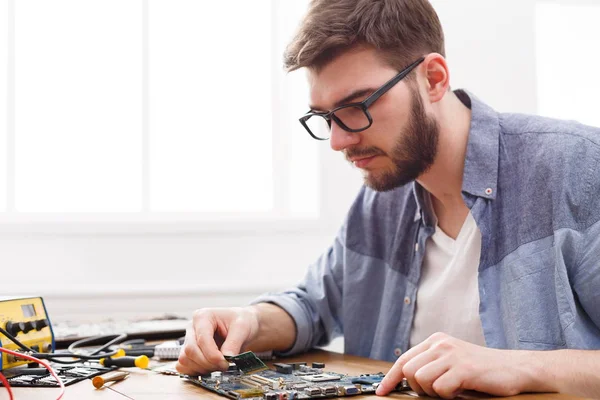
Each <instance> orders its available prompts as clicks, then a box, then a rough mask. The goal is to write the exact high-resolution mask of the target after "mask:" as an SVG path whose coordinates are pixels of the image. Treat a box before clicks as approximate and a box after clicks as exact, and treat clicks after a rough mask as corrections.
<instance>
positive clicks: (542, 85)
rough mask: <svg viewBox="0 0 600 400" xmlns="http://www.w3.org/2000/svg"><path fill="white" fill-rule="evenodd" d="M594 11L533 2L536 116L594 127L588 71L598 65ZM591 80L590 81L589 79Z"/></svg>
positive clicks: (598, 86) (599, 14) (598, 117)
mask: <svg viewBox="0 0 600 400" xmlns="http://www.w3.org/2000/svg"><path fill="white" fill-rule="evenodd" d="M599 20H600V6H598V5H593V4H590V3H588V4H572V3H569V4H566V3H563V4H561V3H539V4H537V8H536V21H535V30H536V49H537V50H536V51H537V95H538V110H539V113H540V114H542V115H545V116H549V117H553V118H561V119H574V120H577V121H580V122H582V123H584V124H588V125H594V126H600V114H598V110H597V109H598V106H597V99H596V94H597V93H598V91H599V90H600V83H599V82H598V80H597V79H594V74H593V73H592V74H591V75H590V73H589V71H594V70H595V69H596V66H597V65H598V64H600V54H599V53H598V52H597V51H595V50H594V49H596V48H598V38H599V37H600V25H598V21H599ZM590 78H591V79H590Z"/></svg>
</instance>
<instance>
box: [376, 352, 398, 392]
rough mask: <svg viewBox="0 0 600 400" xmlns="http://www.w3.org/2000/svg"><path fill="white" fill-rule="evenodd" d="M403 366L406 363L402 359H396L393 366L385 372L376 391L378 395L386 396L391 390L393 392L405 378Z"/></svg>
mask: <svg viewBox="0 0 600 400" xmlns="http://www.w3.org/2000/svg"><path fill="white" fill-rule="evenodd" d="M402 367H404V363H402V362H401V361H400V360H398V361H396V363H395V364H394V365H392V368H390V370H389V371H388V373H387V374H385V378H383V380H382V381H381V383H380V384H379V387H378V388H377V391H376V392H375V393H376V394H377V395H378V396H385V395H386V394H388V393H389V392H391V391H392V390H393V389H394V388H395V387H396V385H398V383H400V382H401V381H402V378H404V374H403V373H402Z"/></svg>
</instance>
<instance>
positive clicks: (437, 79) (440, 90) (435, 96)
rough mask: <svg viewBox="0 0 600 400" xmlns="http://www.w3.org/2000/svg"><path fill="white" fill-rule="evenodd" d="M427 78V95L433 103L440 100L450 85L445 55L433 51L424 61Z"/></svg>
mask: <svg viewBox="0 0 600 400" xmlns="http://www.w3.org/2000/svg"><path fill="white" fill-rule="evenodd" d="M423 65H424V69H425V74H426V79H427V96H428V97H429V101H430V102H431V103H436V102H438V101H440V100H441V99H442V98H443V97H444V95H445V94H446V92H447V91H448V88H449V87H450V72H449V71H448V64H446V59H445V58H444V56H442V55H441V54H438V53H431V54H429V55H427V57H425V60H424V61H423Z"/></svg>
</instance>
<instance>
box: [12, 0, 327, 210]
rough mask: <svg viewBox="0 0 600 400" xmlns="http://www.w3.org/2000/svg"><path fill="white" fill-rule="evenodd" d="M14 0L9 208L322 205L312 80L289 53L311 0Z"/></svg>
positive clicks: (272, 207)
mask: <svg viewBox="0 0 600 400" xmlns="http://www.w3.org/2000/svg"><path fill="white" fill-rule="evenodd" d="M8 3H9V5H8V6H6V2H5V3H3V6H2V7H0V18H2V19H3V20H5V21H9V22H10V23H9V29H8V30H6V29H5V30H0V77H7V78H8V79H0V92H4V93H6V91H8V93H9V101H8V102H6V96H5V97H4V98H3V97H2V96H0V127H1V128H0V151H2V152H4V154H7V156H8V157H7V159H8V162H7V163H4V164H3V165H1V166H0V207H2V209H6V204H9V205H10V204H12V205H13V206H11V207H9V209H8V210H7V212H4V213H3V214H4V217H5V218H7V217H12V218H14V217H15V216H17V217H18V216H19V215H27V216H29V217H31V218H33V219H35V218H39V217H43V216H48V215H50V216H52V215H54V216H56V219H57V220H58V221H60V220H61V218H63V217H65V215H66V214H69V215H71V218H72V216H73V215H75V219H76V216H77V215H78V214H81V215H86V220H88V219H89V218H90V216H94V215H97V216H98V218H100V219H102V218H103V217H104V216H106V215H108V214H110V215H113V216H115V218H116V219H117V220H119V219H127V218H134V219H135V218H139V217H140V216H141V218H142V220H144V219H152V218H155V217H156V218H158V216H162V217H164V216H165V215H167V219H168V218H169V217H168V215H170V214H173V213H176V214H177V215H178V219H181V218H184V219H185V220H190V219H198V220H203V218H205V217H206V215H207V214H209V213H210V214H212V215H213V216H214V215H215V213H216V214H218V215H234V216H235V215H237V216H240V217H241V216H254V217H273V216H278V217H281V216H287V217H296V216H304V217H305V216H309V217H313V218H314V217H315V216H317V214H318V211H319V181H318V173H317V172H318V168H319V166H318V162H319V160H318V143H314V142H313V141H312V140H311V139H310V138H309V137H308V136H307V135H306V134H305V133H304V132H303V131H302V127H301V126H300V124H298V122H297V118H298V116H299V115H300V114H301V113H302V112H304V111H305V108H306V104H307V87H306V83H305V79H304V76H303V74H301V73H297V74H290V75H288V74H286V73H285V71H283V69H282V66H281V64H282V53H283V50H284V47H285V45H286V44H287V42H288V41H289V39H290V38H291V36H292V34H293V32H294V29H295V27H296V26H297V23H298V21H299V19H300V18H301V16H302V14H303V13H304V12H305V10H306V6H307V3H308V1H307V0H306V1H297V2H280V1H277V0H260V1H257V2H248V1H245V0H234V1H230V2H200V1H196V0H172V1H164V0H143V1H133V0H105V1H102V2H97V1H91V0H53V1H46V0H28V1H19V0H12V1H9V2H8ZM7 31H8V34H7ZM1 35H4V36H1ZM11 48H13V49H14V51H12V52H11V51H10V49H11ZM7 65H8V66H9V68H8V69H7V68H6V66H7ZM11 65H13V66H14V71H12V72H11V70H10V69H11V68H10V66H11ZM11 74H12V75H11ZM6 82H9V85H11V84H12V85H14V91H13V92H11V88H10V87H4V86H2V85H6ZM11 82H12V83H11ZM11 93H12V97H11ZM290 99H293V100H290ZM11 120H14V124H13V125H11V124H10V123H7V121H11ZM7 126H9V129H8V130H7V129H6V127H7ZM11 126H12V128H10V127H11ZM11 129H12V131H10V130H11ZM10 138H14V139H13V140H12V141H11V140H10ZM10 182H14V185H10ZM181 214H185V215H184V216H183V217H182V215H181ZM161 220H162V219H161Z"/></svg>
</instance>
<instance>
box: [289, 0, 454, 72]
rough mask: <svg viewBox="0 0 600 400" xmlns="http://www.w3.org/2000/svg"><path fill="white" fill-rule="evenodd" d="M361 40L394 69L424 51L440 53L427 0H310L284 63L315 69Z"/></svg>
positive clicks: (436, 27) (436, 24) (436, 26)
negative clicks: (375, 50) (377, 52)
mask: <svg viewBox="0 0 600 400" xmlns="http://www.w3.org/2000/svg"><path fill="white" fill-rule="evenodd" d="M361 44H362V45H367V46H372V47H373V48H375V49H377V50H378V51H379V52H380V54H381V56H382V57H383V59H384V61H385V62H387V63H388V64H389V65H390V66H392V67H393V68H396V69H398V70H400V69H401V68H404V67H405V66H406V65H408V64H409V63H411V62H413V61H414V60H415V59H416V58H418V57H419V56H421V55H424V54H426V53H431V52H436V53H439V54H441V55H443V56H445V49H444V32H443V31H442V26H441V24H440V21H439V19H438V16H437V14H436V12H435V10H434V9H433V7H432V6H431V4H430V3H429V1H428V0H312V1H311V3H310V6H309V8H308V12H307V14H306V16H305V17H304V19H303V21H302V23H301V24H300V27H299V29H298V31H297V33H296V36H295V37H294V39H293V40H292V42H291V43H290V44H289V45H288V46H287V49H286V51H285V54H284V66H285V68H286V70H288V71H294V70H296V69H299V68H303V67H308V68H314V69H317V70H318V69H320V68H322V67H323V66H324V65H325V64H327V63H328V62H329V61H331V60H332V59H333V58H334V57H336V56H337V55H338V54H340V53H341V52H343V51H345V50H348V49H349V48H351V47H352V46H354V45H361Z"/></svg>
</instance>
